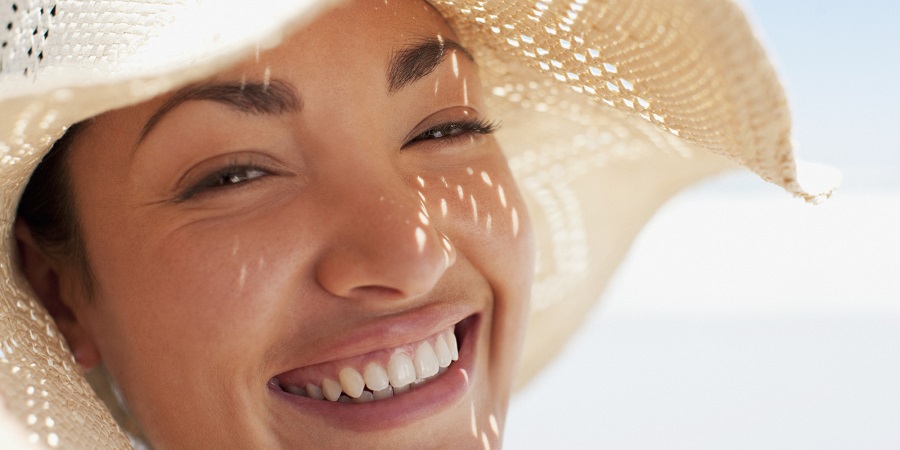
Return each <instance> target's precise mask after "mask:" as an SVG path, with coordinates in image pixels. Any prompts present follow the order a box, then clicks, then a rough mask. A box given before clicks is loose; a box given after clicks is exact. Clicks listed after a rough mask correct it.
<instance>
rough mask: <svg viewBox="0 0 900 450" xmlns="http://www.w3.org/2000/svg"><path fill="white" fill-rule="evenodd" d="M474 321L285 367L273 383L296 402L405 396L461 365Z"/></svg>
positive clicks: (366, 400) (341, 401)
mask: <svg viewBox="0 0 900 450" xmlns="http://www.w3.org/2000/svg"><path fill="white" fill-rule="evenodd" d="M475 322H476V316H474V315H473V316H469V317H467V318H465V319H463V320H462V321H460V322H457V323H456V324H453V325H452V326H450V327H448V328H446V329H444V330H441V331H439V332H437V333H435V334H433V335H431V336H429V337H427V338H425V339H422V340H419V341H415V342H408V343H404V344H402V345H399V346H397V347H393V348H388V349H381V350H377V351H374V352H370V353H367V354H364V355H358V356H354V357H350V358H345V359H342V360H338V361H329V362H326V363H322V364H317V365H315V366H308V367H301V368H298V369H294V370H291V371H288V372H284V373H282V374H279V375H276V376H275V377H273V378H272V379H271V380H270V381H269V385H270V388H271V389H275V390H280V391H281V392H282V393H283V394H286V395H287V396H290V397H294V398H296V399H297V400H298V401H317V402H319V403H326V402H333V403H357V404H359V403H370V402H378V403H382V402H385V401H388V400H392V399H396V398H398V397H405V396H407V395H409V393H410V392H413V391H417V390H419V389H421V388H423V387H426V386H428V385H430V384H432V383H435V382H437V381H438V380H440V379H441V378H443V376H444V375H445V374H446V373H447V372H448V371H451V370H453V369H456V368H458V367H457V366H460V365H461V364H460V363H459V362H458V361H459V359H460V349H463V348H464V344H465V341H466V340H468V339H470V338H471V337H470V336H469V335H470V331H472V329H473V325H474V324H475ZM463 372H466V371H465V370H463Z"/></svg>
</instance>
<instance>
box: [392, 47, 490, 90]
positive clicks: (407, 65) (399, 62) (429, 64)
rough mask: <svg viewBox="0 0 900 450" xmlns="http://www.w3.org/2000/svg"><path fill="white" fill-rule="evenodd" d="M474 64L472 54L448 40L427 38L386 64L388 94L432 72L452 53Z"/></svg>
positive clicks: (399, 52) (396, 54) (395, 53)
mask: <svg viewBox="0 0 900 450" xmlns="http://www.w3.org/2000/svg"><path fill="white" fill-rule="evenodd" d="M453 50H455V51H458V52H459V53H462V54H463V56H465V57H466V58H468V59H469V61H472V62H473V63H474V62H475V58H473V57H472V54H471V53H469V51H468V50H466V48H465V47H463V46H462V45H461V44H459V43H458V42H456V41H453V40H450V39H442V38H428V39H424V40H421V41H419V42H417V43H415V44H413V45H410V46H408V47H404V48H402V49H400V50H397V51H396V52H394V55H393V56H392V57H391V61H390V63H389V64H388V70H387V79H388V92H389V93H392V94H393V93H394V92H397V91H398V90H400V89H402V88H403V87H406V86H407V85H409V84H411V83H414V82H416V81H418V80H419V79H421V78H423V77H425V76H427V75H428V74H430V73H431V72H433V71H434V69H436V68H437V67H438V66H439V65H440V64H441V63H442V62H444V60H445V59H446V58H447V56H448V55H449V54H450V53H451V52H452V51H453Z"/></svg>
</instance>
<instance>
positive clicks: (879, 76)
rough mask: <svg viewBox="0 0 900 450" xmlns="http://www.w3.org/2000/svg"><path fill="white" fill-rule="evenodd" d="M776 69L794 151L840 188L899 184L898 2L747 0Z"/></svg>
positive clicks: (899, 57)
mask: <svg viewBox="0 0 900 450" xmlns="http://www.w3.org/2000/svg"><path fill="white" fill-rule="evenodd" d="M745 4H746V5H747V9H748V10H749V12H750V15H751V18H752V19H753V21H754V22H755V23H756V24H757V25H758V28H759V29H760V34H761V37H762V40H763V42H764V45H766V47H767V48H768V49H769V50H770V54H771V56H772V58H773V60H774V62H775V65H776V67H777V69H778V71H779V73H780V74H781V76H782V78H783V80H784V82H785V85H786V89H787V92H788V98H789V99H790V101H791V106H792V110H793V112H794V121H795V122H794V124H795V126H794V138H795V142H796V148H797V152H798V154H799V155H800V156H801V157H802V158H804V159H809V160H815V161H820V162H827V163H830V164H833V165H836V166H838V167H840V168H842V169H843V170H844V172H845V177H844V186H843V187H844V188H845V189H848V188H849V189H855V188H856V187H859V186H860V185H862V186H866V187H869V186H872V187H874V186H889V187H893V188H898V187H900V123H898V122H900V114H898V112H897V108H898V107H900V86H898V83H900V26H898V23H897V22H898V20H900V2H895V1H888V0H883V1H875V0H862V1H852V2H848V1H841V2H838V1H831V0H826V1H816V0H745Z"/></svg>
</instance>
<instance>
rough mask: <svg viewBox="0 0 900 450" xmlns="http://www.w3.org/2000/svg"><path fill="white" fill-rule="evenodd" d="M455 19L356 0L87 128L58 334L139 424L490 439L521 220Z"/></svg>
mask: <svg viewBox="0 0 900 450" xmlns="http://www.w3.org/2000/svg"><path fill="white" fill-rule="evenodd" d="M455 41H456V38H455V35H454V33H453V31H452V30H451V29H450V28H449V27H448V25H447V24H446V23H445V22H444V20H443V19H442V18H441V17H440V15H439V14H438V13H437V12H435V11H434V10H433V9H432V8H431V7H430V6H428V5H426V4H425V3H423V2H420V1H417V0H403V1H397V0H394V1H391V2H382V1H373V2H368V1H365V2H364V1H360V2H355V3H352V4H350V5H347V6H345V7H342V8H340V9H336V10H333V11H330V12H328V13H326V14H324V15H322V16H320V17H319V18H318V19H317V20H316V21H315V22H314V23H312V24H310V25H309V26H307V27H305V28H304V29H303V30H301V31H300V32H298V33H296V34H294V35H292V36H290V37H287V38H286V39H285V41H284V42H283V43H282V44H281V45H280V46H279V47H277V48H274V49H272V50H269V51H264V52H262V53H260V54H259V55H258V57H254V58H251V59H250V60H249V61H246V62H244V63H242V64H240V65H238V66H236V67H234V68H232V69H230V70H228V71H226V72H224V73H221V74H219V75H217V76H215V77H213V78H211V79H208V80H205V81H203V82H201V83H198V84H195V85H192V86H190V87H188V88H186V89H185V90H182V91H179V92H176V93H173V94H168V95H165V96H163V97H161V98H157V99H154V100H152V101H149V102H146V103H143V104H140V105H137V106H134V107H129V108H126V109H122V110H118V111H114V112H110V113H107V114H104V115H102V116H100V117H98V118H97V119H96V120H95V121H94V122H93V123H91V124H90V125H89V126H88V127H87V128H86V129H85V130H84V132H83V134H81V135H80V136H79V139H78V140H77V142H76V144H75V146H74V147H73V148H72V153H71V154H70V159H69V164H70V166H69V170H70V173H71V183H72V187H73V189H74V192H75V202H76V207H77V211H78V216H79V221H80V225H81V232H82V237H83V239H84V241H85V246H86V253H87V259H88V261H89V262H90V267H91V270H92V272H93V275H94V278H95V280H96V287H95V289H94V293H93V298H91V299H88V298H85V297H84V294H82V292H83V290H82V289H81V288H82V287H83V286H80V285H79V283H80V282H81V281H80V280H81V279H82V278H81V277H80V276H79V275H78V274H77V272H78V270H77V268H75V267H68V268H66V269H63V270H61V283H62V292H63V296H64V297H65V298H66V301H67V303H68V304H69V306H70V307H71V308H72V310H73V313H74V315H75V318H76V320H77V324H78V325H77V326H78V327H79V328H78V332H79V333H81V335H79V336H86V338H85V339H78V340H72V339H70V342H73V351H75V352H76V354H79V353H81V354H86V353H90V352H91V351H94V350H96V351H97V352H98V353H99V355H100V357H101V358H102V360H103V361H104V362H105V364H106V365H107V367H108V369H109V370H110V372H111V373H112V375H113V377H114V378H115V380H116V381H117V383H118V384H119V387H120V388H121V390H122V392H123V394H124V396H125V400H126V402H127V404H128V406H129V408H130V410H131V413H132V414H133V415H134V416H135V417H136V419H137V420H138V422H139V423H140V424H141V426H142V428H143V431H144V433H145V435H146V436H147V438H148V439H149V440H150V442H151V443H152V444H153V445H155V446H157V447H158V448H172V447H182V448H226V447H227V448H279V447H283V448H302V447H313V446H315V447H337V446H341V447H344V448H363V447H366V448H369V447H384V448H425V447H444V448H469V447H479V448H480V447H485V448H486V447H488V446H491V447H496V445H494V444H495V443H496V442H497V441H498V440H499V437H500V430H501V429H502V425H503V421H504V416H505V410H506V406H507V401H508V397H509V394H510V389H511V380H512V376H513V370H514V367H515V363H516V360H517V355H518V353H519V349H520V342H521V339H520V338H521V334H522V327H523V324H524V316H525V312H526V309H527V299H528V294H529V291H530V287H531V275H532V245H531V228H530V225H529V222H528V219H527V215H526V213H525V208H524V206H523V204H522V200H521V198H520V196H519V193H518V191H517V189H516V185H515V182H514V180H513V179H512V177H511V175H510V173H509V169H508V167H507V164H506V161H505V159H504V156H503V155H502V153H501V152H500V149H499V148H498V146H497V144H496V142H495V140H494V139H493V138H492V137H491V136H490V134H489V132H490V128H491V125H490V120H491V117H490V116H487V115H486V114H487V112H486V111H485V109H484V104H483V94H482V92H481V85H480V81H479V79H478V76H477V70H476V65H475V63H473V61H472V60H471V59H470V57H469V56H468V55H467V53H466V52H465V50H464V49H462V48H461V47H458V46H457V44H456V43H455ZM69 332H70V333H74V332H72V331H71V330H70V331H69ZM454 338H455V340H456V341H457V342H458V343H459V347H460V348H459V351H458V360H454V359H457V358H455V357H456V354H455V351H454V349H452V348H450V347H452V346H453V344H452V342H453V340H454ZM448 364H449V367H446V368H444V367H442V366H447V365H448ZM435 372H437V375H432V374H434V373H435ZM429 376H431V378H428V377H429ZM425 378H427V380H426V381H424V382H422V383H420V382H419V381H416V382H414V383H410V381H411V380H413V379H416V380H421V379H425ZM386 384H389V385H392V386H396V387H392V388H391V389H388V388H385V385H386ZM410 386H412V387H411V388H410ZM360 389H362V390H363V392H360ZM392 389H393V391H392ZM370 391H371V392H370ZM375 391H377V392H375ZM391 392H394V395H393V397H388V396H389V395H390V394H391ZM322 396H326V397H331V398H338V396H341V397H342V398H340V400H338V401H331V400H329V399H328V398H324V399H321V398H322ZM352 397H359V399H358V400H357V401H359V400H370V399H372V401H368V402H359V403H357V402H346V401H347V400H349V399H350V398H352ZM383 397H386V398H383Z"/></svg>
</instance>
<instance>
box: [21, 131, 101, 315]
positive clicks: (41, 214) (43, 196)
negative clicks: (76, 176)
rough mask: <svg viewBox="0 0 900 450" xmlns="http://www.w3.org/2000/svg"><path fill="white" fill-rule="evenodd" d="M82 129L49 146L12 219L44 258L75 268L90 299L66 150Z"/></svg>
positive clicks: (87, 268)
mask: <svg viewBox="0 0 900 450" xmlns="http://www.w3.org/2000/svg"><path fill="white" fill-rule="evenodd" d="M86 126H87V122H79V123H76V124H74V125H72V126H70V127H69V128H68V129H67V130H66V132H65V133H64V134H63V136H62V137H61V138H59V139H58V140H57V141H56V142H54V143H53V146H52V147H50V150H49V151H48V152H47V154H46V155H45V156H44V158H43V159H42V160H41V162H40V163H39V164H38V166H37V168H35V170H34V172H33V173H32V174H31V178H30V179H29V180H28V184H27V185H26V186H25V191H24V192H23V193H22V199H21V200H20V201H19V206H18V208H17V210H16V216H17V217H18V218H20V219H22V220H24V221H25V224H26V225H28V228H29V230H30V232H31V236H32V238H33V239H34V242H35V244H36V245H38V246H39V247H40V248H41V250H43V251H44V253H45V254H46V255H47V256H48V257H51V258H54V259H56V260H58V261H63V262H68V263H72V264H75V265H76V267H78V270H79V271H81V276H82V279H83V283H82V284H83V285H84V288H85V289H86V291H87V293H88V294H89V295H88V297H89V298H90V294H92V293H93V289H94V283H95V279H94V276H93V272H92V271H91V268H90V265H89V264H88V258H87V253H86V251H85V245H84V240H83V239H82V235H81V228H80V225H79V221H78V214H77V211H76V207H75V199H74V196H73V191H72V188H71V177H70V174H69V167H68V155H69V153H70V149H71V147H72V145H74V143H75V141H76V140H77V139H78V136H79V135H80V134H81V132H82V131H83V130H84V129H85V127H86Z"/></svg>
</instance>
